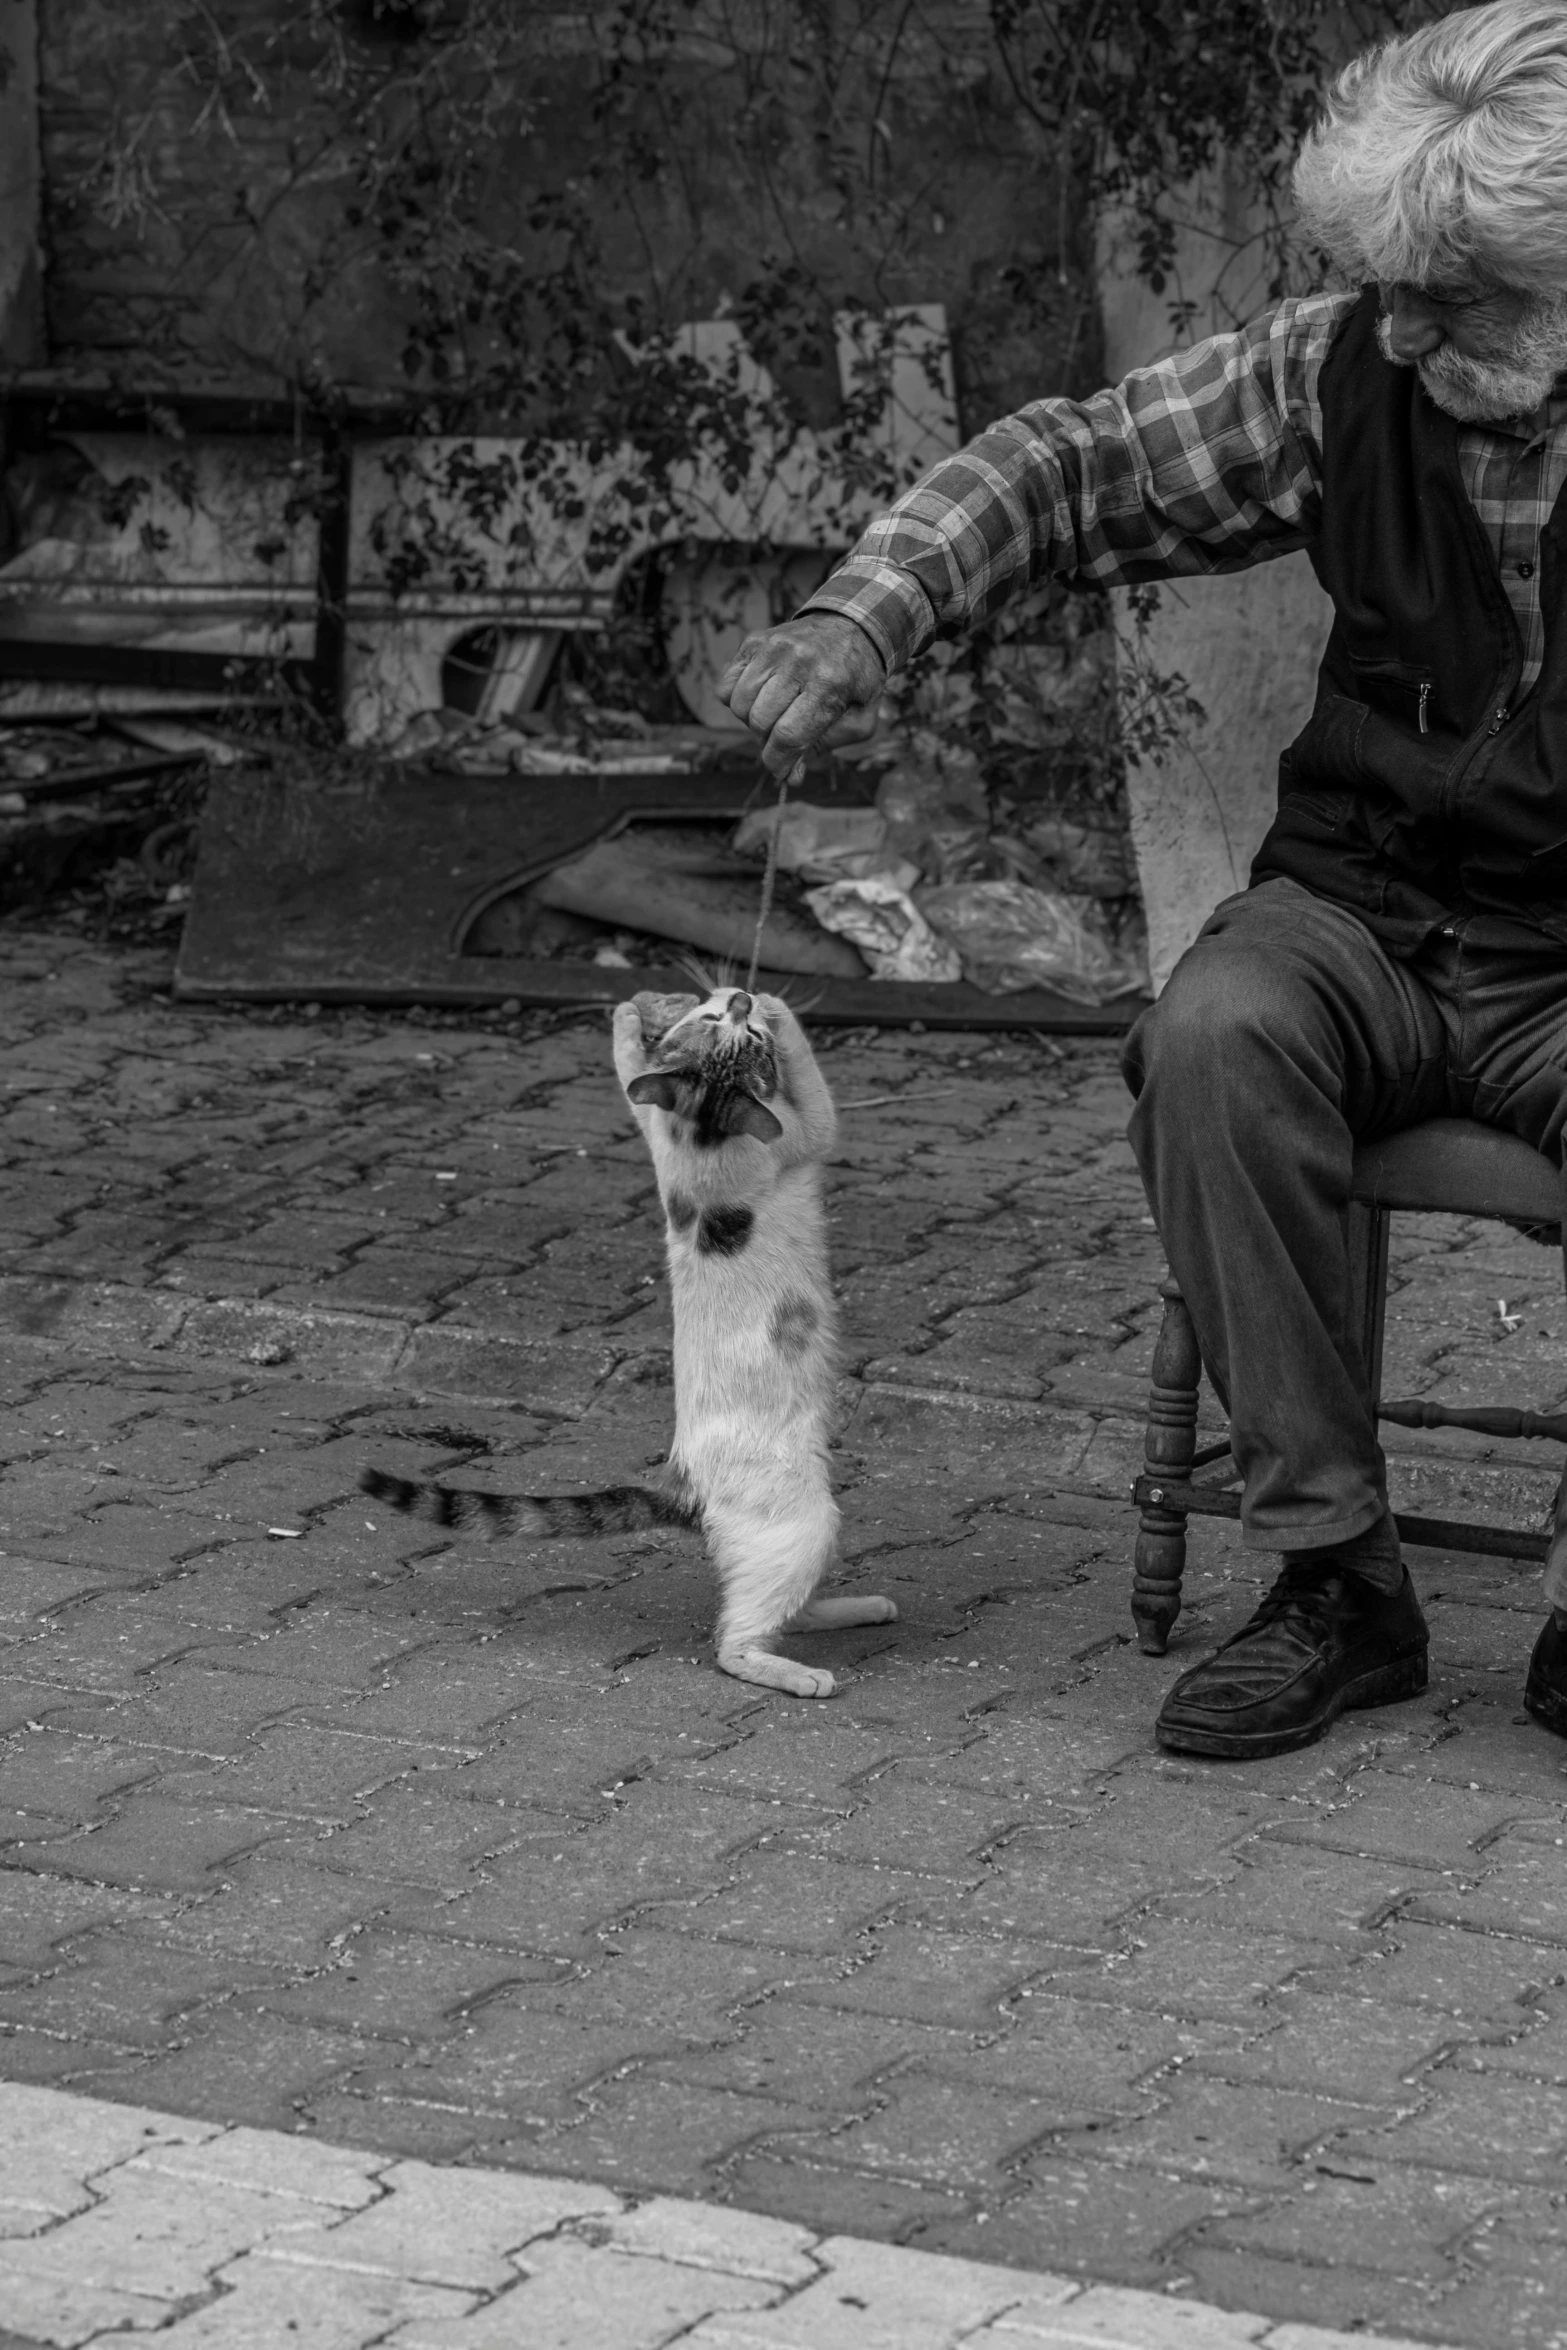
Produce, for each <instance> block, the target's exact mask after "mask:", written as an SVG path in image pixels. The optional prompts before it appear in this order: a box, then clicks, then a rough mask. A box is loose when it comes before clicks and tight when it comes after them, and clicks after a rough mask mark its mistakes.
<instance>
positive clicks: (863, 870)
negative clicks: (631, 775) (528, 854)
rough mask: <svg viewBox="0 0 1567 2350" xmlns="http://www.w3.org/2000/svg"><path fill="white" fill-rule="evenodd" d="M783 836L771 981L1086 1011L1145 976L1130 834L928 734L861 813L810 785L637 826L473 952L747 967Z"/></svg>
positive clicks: (546, 885) (475, 940)
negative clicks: (734, 814) (1067, 811)
mask: <svg viewBox="0 0 1567 2350" xmlns="http://www.w3.org/2000/svg"><path fill="white" fill-rule="evenodd" d="M882 755H883V756H885V753H883V754H882ZM872 756H873V757H874V756H875V754H872ZM644 772H645V770H644ZM775 836H776V841H777V866H778V886H777V890H776V894H775V897H774V902H773V907H772V910H771V912H770V914H769V916H768V920H767V924H766V927H765V929H764V932H763V936H762V949H761V963H762V967H763V969H764V970H767V971H772V972H799V973H805V974H812V975H817V976H821V977H830V978H843V979H863V978H865V977H867V976H869V977H871V978H873V979H883V980H906V981H917V982H923V983H925V984H931V983H936V984H941V983H946V982H953V981H957V980H960V979H962V980H967V981H968V982H969V983H970V984H971V985H973V986H976V987H979V988H982V989H984V990H985V991H986V992H987V993H990V994H996V995H1005V994H1012V993H1016V992H1020V991H1022V990H1025V989H1029V988H1041V987H1042V988H1049V989H1052V990H1054V991H1055V992H1056V993H1057V994H1059V995H1064V996H1066V997H1068V998H1070V999H1071V1000H1073V1001H1075V1002H1078V1003H1086V1004H1102V1003H1105V1002H1108V1001H1110V1000H1111V999H1113V998H1114V997H1116V996H1120V995H1124V994H1127V993H1128V992H1130V991H1132V990H1135V989H1139V988H1145V987H1146V986H1147V984H1148V967H1147V955H1146V945H1145V940H1144V934H1143V930H1142V922H1141V912H1140V908H1139V905H1138V900H1137V894H1136V880H1135V876H1134V875H1133V873H1132V871H1131V869H1130V862H1129V857H1128V850H1127V843H1126V840H1125V836H1124V834H1123V833H1122V832H1120V831H1119V830H1118V829H1116V828H1115V827H1114V826H1113V824H1112V823H1111V822H1110V821H1109V820H1108V819H1106V820H1105V821H1102V822H1097V823H1096V822H1094V821H1092V820H1089V819H1087V818H1084V819H1077V820H1074V819H1069V818H1067V817H1064V816H1063V815H1061V814H1060V813H1058V812H1057V811H1055V810H1054V809H1052V808H1051V807H1050V806H1049V804H1048V803H1044V804H1041V803H1038V802H1032V803H1030V802H1024V801H1013V800H1010V799H1008V798H1007V797H1006V796H1005V795H992V794H991V793H989V792H988V791H987V789H986V786H985V782H984V779H983V776H982V774H981V771H980V765H979V761H978V759H977V758H976V757H975V755H974V754H973V753H972V752H967V751H964V750H961V749H957V748H954V747H953V746H952V745H951V744H950V743H944V742H941V741H939V740H938V739H937V738H935V737H933V736H932V737H924V738H921V737H919V736H916V737H914V738H913V740H912V741H906V742H904V743H903V744H901V745H900V746H899V752H898V755H897V756H895V757H894V758H893V760H892V763H891V764H889V765H886V766H885V767H884V768H883V769H882V772H881V774H880V777H879V780H878V781H877V783H876V786H875V793H874V799H870V798H867V799H866V801H865V802H864V804H862V805H860V806H845V805H843V804H842V802H841V800H840V801H838V802H837V804H834V805H824V804H821V803H819V802H816V801H813V800H812V799H811V798H810V797H809V784H807V786H806V796H805V797H803V798H799V799H794V798H791V799H789V800H787V801H786V802H785V803H784V804H783V805H782V806H781V807H780V806H771V807H766V808H761V809H757V810H755V811H754V812H752V813H751V814H749V815H747V816H745V817H743V818H742V819H741V821H740V823H739V825H738V827H736V828H733V829H730V828H727V827H722V826H717V825H713V824H705V825H696V824H653V823H641V824H634V825H628V826H626V828H625V829H624V830H622V831H621V832H619V833H618V834H617V835H615V836H614V837H612V838H610V839H606V840H600V841H598V842H596V843H595V844H594V846H593V847H592V848H590V849H589V850H587V851H586V853H585V854H583V855H581V856H578V857H576V858H574V859H573V860H572V861H571V862H570V863H569V864H563V865H561V866H558V867H557V868H556V869H555V870H554V871H553V872H551V873H549V874H548V875H546V876H545V877H544V878H543V879H542V880H540V881H537V882H535V883H534V884H533V885H532V886H531V887H530V888H528V889H525V890H521V891H517V892H515V893H513V894H511V895H510V896H507V897H503V898H501V899H499V900H497V901H496V903H495V904H494V905H492V906H491V907H490V908H489V909H488V911H487V913H486V914H485V915H484V916H483V917H482V919H481V921H480V924H479V925H478V927H477V928H476V930H475V931H474V933H473V934H472V935H471V937H470V939H469V941H468V951H469V952H470V953H480V954H492V955H501V954H504V955H531V956H539V955H547V956H555V957H564V958H567V959H576V958H585V959H589V960H591V961H593V962H595V963H598V964H601V965H613V966H619V967H627V966H636V965H640V964H644V963H647V964H654V963H659V964H667V963H668V962H669V961H670V960H671V959H672V957H671V952H670V948H671V942H675V943H676V944H678V945H679V946H683V947H688V948H695V949H697V950H699V951H700V952H701V953H703V954H705V955H708V956H717V957H724V958H728V959H730V960H732V961H737V962H745V961H748V960H749V957H750V953H751V946H752V941H753V938H754V935H755V930H756V923H757V917H758V915H759V913H760V885H761V874H762V869H763V867H764V865H765V862H766V859H767V855H768V851H769V848H770V846H771V845H772V843H773V841H774V838H775Z"/></svg>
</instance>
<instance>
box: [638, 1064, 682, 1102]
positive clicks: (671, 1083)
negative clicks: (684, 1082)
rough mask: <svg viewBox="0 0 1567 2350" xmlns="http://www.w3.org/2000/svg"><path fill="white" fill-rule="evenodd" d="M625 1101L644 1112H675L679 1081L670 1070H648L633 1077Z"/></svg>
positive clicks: (678, 1100) (678, 1096) (678, 1098)
mask: <svg viewBox="0 0 1567 2350" xmlns="http://www.w3.org/2000/svg"><path fill="white" fill-rule="evenodd" d="M626 1099H627V1101H630V1102H635V1103H636V1104H637V1106H638V1108H639V1109H644V1110H676V1109H678V1108H679V1106H680V1079H679V1078H678V1076H676V1074H675V1072H674V1071H673V1070H671V1069H648V1070H645V1071H644V1072H643V1074H642V1076H640V1077H633V1078H632V1080H631V1083H630V1084H629V1085H628V1086H627V1087H626Z"/></svg>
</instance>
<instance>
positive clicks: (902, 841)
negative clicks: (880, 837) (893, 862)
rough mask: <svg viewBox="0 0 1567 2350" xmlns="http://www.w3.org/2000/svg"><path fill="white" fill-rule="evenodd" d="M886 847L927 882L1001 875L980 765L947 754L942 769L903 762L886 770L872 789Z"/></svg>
mask: <svg viewBox="0 0 1567 2350" xmlns="http://www.w3.org/2000/svg"><path fill="white" fill-rule="evenodd" d="M876 805H877V807H878V809H879V810H880V811H881V814H882V815H883V817H884V818H885V819H886V824H887V843H888V848H889V850H890V851H891V852H892V853H893V854H894V855H896V856H900V857H904V858H907V859H909V860H910V861H911V862H912V863H913V864H915V865H917V866H918V867H919V869H920V871H921V872H922V873H923V874H924V875H925V877H926V879H927V880H928V881H967V880H977V879H980V878H983V877H986V876H989V875H993V874H998V873H1004V872H1005V871H1006V867H1005V864H1004V863H1003V862H1002V860H1001V859H1000V858H998V857H997V856H996V854H995V852H994V850H993V849H992V848H991V846H990V841H989V837H988V836H989V831H990V804H989V801H988V800H987V798H986V796H985V786H984V782H983V780H982V778H981V776H980V773H979V763H978V761H977V760H975V759H974V758H973V754H972V753H969V754H967V761H966V762H965V761H964V760H962V759H960V758H959V756H958V754H957V753H956V752H949V754H948V755H947V757H946V759H945V760H944V761H943V762H942V764H941V765H939V766H938V765H937V763H936V762H935V761H934V760H933V759H932V760H924V759H905V760H900V761H899V762H898V763H897V765H896V766H892V767H889V768H888V769H887V771H886V773H885V774H884V775H883V777H882V779H881V782H880V784H879V785H878V786H877V791H876Z"/></svg>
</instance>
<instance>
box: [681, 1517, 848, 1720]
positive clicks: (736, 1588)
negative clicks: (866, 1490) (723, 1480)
mask: <svg viewBox="0 0 1567 2350" xmlns="http://www.w3.org/2000/svg"><path fill="white" fill-rule="evenodd" d="M705 1517H706V1525H707V1535H708V1540H709V1542H710V1544H711V1545H712V1551H713V1558H714V1561H715V1563H716V1565H717V1567H718V1572H719V1576H720V1579H721V1581H722V1583H723V1594H724V1597H723V1607H722V1609H721V1611H720V1614H719V1619H718V1664H719V1670H720V1671H721V1672H725V1673H732V1674H733V1675H734V1677H735V1679H736V1680H737V1681H751V1682H754V1683H755V1684H756V1686H757V1687H758V1688H762V1689H782V1690H783V1691H784V1692H785V1693H786V1695H788V1696H790V1697H831V1696H833V1695H834V1693H835V1692H836V1690H837V1687H838V1684H837V1682H836V1681H835V1680H834V1679H833V1677H832V1675H831V1673H829V1672H826V1671H824V1670H823V1668H822V1667H821V1666H820V1665H799V1664H796V1663H795V1661H794V1659H793V1658H792V1657H787V1656H779V1655H778V1654H777V1653H776V1651H775V1649H774V1647H773V1643H774V1641H775V1640H776V1639H777V1637H778V1635H779V1634H780V1632H782V1631H784V1630H785V1629H787V1628H788V1627H789V1626H790V1625H791V1624H792V1623H793V1622H794V1620H795V1619H796V1618H798V1617H799V1616H800V1615H801V1614H802V1613H803V1612H804V1610H805V1608H806V1606H807V1604H808V1602H809V1600H810V1595H811V1593H812V1592H813V1591H814V1590H815V1588H816V1585H817V1584H818V1582H819V1581H820V1580H821V1576H822V1570H823V1569H824V1567H826V1566H827V1564H828V1563H829V1561H830V1560H831V1558H832V1556H833V1553H834V1550H835V1548H836V1544H837V1534H838V1510H837V1505H836V1504H835V1502H834V1501H833V1499H832V1496H831V1494H830V1493H827V1492H825V1491H824V1492H821V1493H819V1494H811V1493H807V1494H805V1495H803V1496H801V1498H800V1501H799V1504H798V1506H797V1507H796V1508H795V1509H793V1510H791V1511H790V1512H789V1513H788V1515H787V1516H784V1515H782V1514H781V1513H774V1512H771V1511H765V1510H761V1509H755V1508H747V1507H746V1506H744V1504H740V1505H738V1506H737V1505H735V1504H733V1503H728V1504H726V1503H724V1502H709V1504H708V1507H707V1510H706V1513H705Z"/></svg>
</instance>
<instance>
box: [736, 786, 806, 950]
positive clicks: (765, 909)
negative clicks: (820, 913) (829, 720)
mask: <svg viewBox="0 0 1567 2350" xmlns="http://www.w3.org/2000/svg"><path fill="white" fill-rule="evenodd" d="M804 780H805V761H804V759H803V758H799V759H796V761H795V763H794V765H793V766H792V767H790V768H786V769H785V771H784V774H783V777H782V780H781V781H780V783H779V786H778V806H777V810H776V812H775V815H774V819H773V833H772V838H771V840H769V842H768V844H767V863H766V865H765V866H764V868H763V871H762V910H761V912H760V913H759V914H758V915H757V917H756V937H755V939H754V940H753V942H752V946H751V968H750V970H749V971H748V972H747V973H746V975H745V992H746V994H747V995H754V994H755V993H756V974H757V971H758V969H759V967H760V965H761V960H762V933H763V931H764V930H765V929H766V928H767V917H768V915H769V914H770V913H771V912H772V910H773V888H774V884H775V883H776V882H777V879H778V844H779V840H780V838H781V836H782V833H783V812H784V802H785V800H787V798H788V797H789V787H790V785H791V784H795V783H803V782H804Z"/></svg>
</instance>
